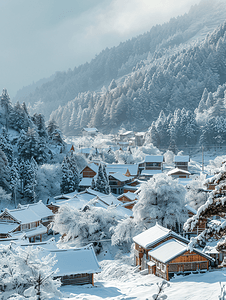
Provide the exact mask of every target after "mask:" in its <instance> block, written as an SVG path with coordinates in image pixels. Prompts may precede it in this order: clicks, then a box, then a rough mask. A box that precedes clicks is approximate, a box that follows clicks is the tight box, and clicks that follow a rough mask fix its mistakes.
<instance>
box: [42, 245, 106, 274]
mask: <svg viewBox="0 0 226 300" xmlns="http://www.w3.org/2000/svg"><path fill="white" fill-rule="evenodd" d="M45 252H49V253H51V254H53V255H56V260H57V263H56V264H55V265H54V267H53V269H54V270H56V269H57V268H58V269H59V272H57V273H56V276H64V275H71V274H86V273H88V274H93V273H100V272H101V267H100V265H99V263H98V261H97V258H96V255H95V252H94V250H93V247H92V246H91V245H88V246H86V247H83V248H73V249H58V250H49V251H43V253H45Z"/></svg>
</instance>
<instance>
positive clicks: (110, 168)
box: [106, 164, 138, 176]
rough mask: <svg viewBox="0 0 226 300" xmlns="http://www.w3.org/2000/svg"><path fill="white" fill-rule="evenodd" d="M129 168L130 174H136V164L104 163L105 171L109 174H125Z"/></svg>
mask: <svg viewBox="0 0 226 300" xmlns="http://www.w3.org/2000/svg"><path fill="white" fill-rule="evenodd" d="M127 170H129V172H130V175H131V176H136V175H137V173H138V164H126V165H124V164H108V165H106V172H107V174H108V175H109V174H110V173H111V174H112V173H117V172H118V173H122V174H126V172H127Z"/></svg>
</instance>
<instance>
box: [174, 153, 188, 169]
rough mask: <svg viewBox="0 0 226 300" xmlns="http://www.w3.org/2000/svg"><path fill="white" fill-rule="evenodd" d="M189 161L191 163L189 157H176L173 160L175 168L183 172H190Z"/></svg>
mask: <svg viewBox="0 0 226 300" xmlns="http://www.w3.org/2000/svg"><path fill="white" fill-rule="evenodd" d="M189 161H190V158H189V155H175V156H174V160H173V162H174V165H175V168H178V169H181V170H188V163H189Z"/></svg>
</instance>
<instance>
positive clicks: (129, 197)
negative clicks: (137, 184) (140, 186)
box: [117, 192, 137, 201]
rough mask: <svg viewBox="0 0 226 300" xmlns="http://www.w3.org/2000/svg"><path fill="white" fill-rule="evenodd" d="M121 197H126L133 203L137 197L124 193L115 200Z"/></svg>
mask: <svg viewBox="0 0 226 300" xmlns="http://www.w3.org/2000/svg"><path fill="white" fill-rule="evenodd" d="M123 196H125V197H127V198H128V199H129V200H131V201H134V200H136V199H137V195H136V194H134V193H131V192H127V193H124V194H122V195H120V196H118V197H117V199H120V198H121V197H123Z"/></svg>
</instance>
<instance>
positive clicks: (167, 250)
mask: <svg viewBox="0 0 226 300" xmlns="http://www.w3.org/2000/svg"><path fill="white" fill-rule="evenodd" d="M187 251H188V246H187V245H186V244H184V243H182V242H180V241H178V240H176V239H171V240H168V241H166V242H164V243H163V244H161V245H159V246H158V247H156V248H154V249H153V250H150V251H149V252H148V254H149V255H150V256H151V257H153V258H155V259H157V260H159V261H161V262H163V263H167V262H170V261H171V260H173V259H174V258H176V257H177V256H179V255H182V254H183V253H184V252H187ZM193 251H194V252H196V253H198V254H199V255H201V256H204V257H205V258H207V259H208V260H213V259H212V258H211V257H210V256H208V255H207V254H205V253H203V252H201V251H199V250H198V249H193Z"/></svg>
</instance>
